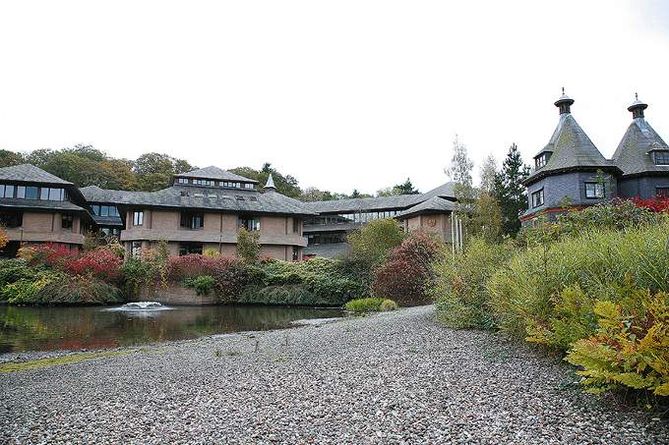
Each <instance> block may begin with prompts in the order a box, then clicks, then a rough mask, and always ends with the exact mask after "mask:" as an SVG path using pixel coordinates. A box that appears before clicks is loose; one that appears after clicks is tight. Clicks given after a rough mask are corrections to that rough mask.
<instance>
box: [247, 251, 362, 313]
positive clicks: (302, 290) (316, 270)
mask: <svg viewBox="0 0 669 445" xmlns="http://www.w3.org/2000/svg"><path fill="white" fill-rule="evenodd" d="M251 270H252V274H253V275H252V278H253V279H252V280H250V282H251V283H252V284H254V285H255V286H254V289H253V292H255V293H268V294H271V295H275V296H276V294H277V292H280V293H282V294H283V293H284V292H285V291H286V290H289V289H292V290H296V291H297V292H298V293H299V296H300V298H292V297H291V298H288V297H286V298H282V299H283V300H286V301H292V303H290V304H316V305H321V306H341V305H342V304H344V303H345V302H346V301H348V300H349V299H350V298H351V296H352V295H359V293H360V292H361V291H362V290H363V289H364V285H363V284H362V283H361V282H360V281H358V280H355V279H352V278H350V277H348V276H347V275H345V274H344V273H342V271H341V269H340V265H339V261H338V260H332V259H328V258H314V259H311V260H308V261H301V262H287V261H270V262H268V263H266V264H264V265H262V266H260V270H262V272H260V271H259V270H256V269H251ZM263 286H267V287H268V288H269V289H267V290H265V291H262V290H261V289H262V287H263ZM277 289H283V290H282V291H278V290H277ZM245 294H246V297H245V298H249V297H248V296H249V295H250V294H251V292H246V291H245ZM258 298H260V297H258ZM276 299H277V298H276V297H273V300H276ZM295 301H302V302H295Z"/></svg>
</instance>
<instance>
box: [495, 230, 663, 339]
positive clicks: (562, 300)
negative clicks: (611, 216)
mask: <svg viewBox="0 0 669 445" xmlns="http://www.w3.org/2000/svg"><path fill="white" fill-rule="evenodd" d="M667 233H669V223H667V222H664V223H662V224H659V225H654V226H642V227H639V228H636V229H633V228H629V229H626V230H624V231H613V230H602V231H588V232H585V233H583V234H582V235H581V236H578V237H569V238H566V239H564V240H562V241H559V242H556V243H554V244H551V245H546V244H544V245H536V246H534V247H531V248H529V249H526V250H524V251H523V252H521V253H519V254H517V255H515V256H514V257H513V258H512V259H511V260H510V261H509V262H508V263H507V264H506V266H505V267H502V268H500V269H499V270H497V271H496V272H495V274H494V275H493V276H492V277H491V278H490V280H489V281H488V284H487V285H486V289H487V291H488V292H489V293H490V296H491V304H492V307H493V310H494V313H495V317H496V319H497V321H498V323H499V326H500V327H501V328H502V329H503V330H505V331H507V332H509V333H512V334H514V335H517V336H519V337H522V338H526V339H527V340H528V341H532V342H536V343H540V344H545V345H549V346H553V347H556V348H559V349H563V350H566V349H567V348H568V347H569V345H570V343H571V342H572V341H573V340H574V335H573V332H571V331H572V326H574V320H581V321H582V322H583V324H579V329H584V330H583V332H582V334H580V335H590V334H592V333H593V332H594V328H595V325H594V323H593V322H592V321H590V322H585V321H583V315H582V312H585V313H587V312H588V311H589V310H590V309H588V307H594V301H596V300H608V301H612V302H614V303H615V302H618V301H620V300H621V298H624V296H625V294H626V292H628V291H629V289H630V288H642V289H649V290H650V291H651V292H658V291H669V268H667V267H666V266H667V264H669V249H668V248H667V242H668V238H667ZM567 289H569V290H567ZM581 292H582V293H581ZM579 323H581V322H579ZM561 326H562V327H561ZM588 326H589V328H588Z"/></svg>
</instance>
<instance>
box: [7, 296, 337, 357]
mask: <svg viewBox="0 0 669 445" xmlns="http://www.w3.org/2000/svg"><path fill="white" fill-rule="evenodd" d="M170 308H171V310H163V311H133V312H126V311H117V310H109V309H114V308H113V307H106V308H105V307H99V306H95V307H90V306H88V307H16V306H0V353H6V352H19V351H49V350H58V349H84V348H85V349H96V348H115V347H118V346H131V345H140V344H144V343H152V342H159V341H166V340H183V339H190V338H197V337H200V336H203V335H211V334H220V333H229V332H240V331H261V330H268V329H279V328H286V327H289V326H290V325H291V322H292V321H294V320H300V319H310V318H329V317H339V316H341V315H342V313H341V311H340V310H338V309H315V308H306V307H285V306H252V305H225V306H171V307H170Z"/></svg>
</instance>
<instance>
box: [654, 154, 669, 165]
mask: <svg viewBox="0 0 669 445" xmlns="http://www.w3.org/2000/svg"><path fill="white" fill-rule="evenodd" d="M658 155H659V156H660V157H661V158H662V161H660V160H658ZM653 163H654V164H655V165H660V166H669V151H656V152H655V153H653Z"/></svg>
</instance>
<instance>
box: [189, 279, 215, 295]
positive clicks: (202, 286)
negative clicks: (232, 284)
mask: <svg viewBox="0 0 669 445" xmlns="http://www.w3.org/2000/svg"><path fill="white" fill-rule="evenodd" d="M184 285H185V286H186V287H192V288H193V289H195V292H196V293H197V294H198V295H209V294H210V293H211V291H213V290H214V287H215V285H216V280H214V277H212V276H211V275H200V276H199V277H195V278H186V279H185V280H184Z"/></svg>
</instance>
